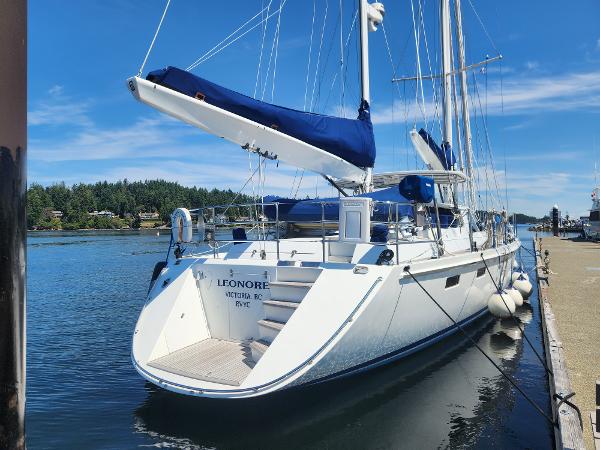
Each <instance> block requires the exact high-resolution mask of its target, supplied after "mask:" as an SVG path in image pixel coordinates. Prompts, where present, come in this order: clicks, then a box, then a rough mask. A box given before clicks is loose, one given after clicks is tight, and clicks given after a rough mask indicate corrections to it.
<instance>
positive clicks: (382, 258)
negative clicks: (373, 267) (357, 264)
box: [375, 248, 394, 266]
mask: <svg viewBox="0 0 600 450" xmlns="http://www.w3.org/2000/svg"><path fill="white" fill-rule="evenodd" d="M393 258H394V251H393V250H390V249H389V248H386V249H385V250H383V251H382V252H381V253H380V254H379V257H378V258H377V261H376V262H375V264H377V265H378V266H381V265H382V264H384V263H385V264H386V265H387V264H389V263H390V261H391V260H392V259H393Z"/></svg>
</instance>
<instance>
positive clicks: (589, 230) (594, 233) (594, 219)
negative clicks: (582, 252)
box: [583, 187, 600, 240]
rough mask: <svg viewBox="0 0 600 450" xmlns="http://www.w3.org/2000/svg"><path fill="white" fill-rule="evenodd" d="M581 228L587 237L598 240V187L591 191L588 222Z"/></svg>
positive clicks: (599, 202) (599, 224) (599, 194)
mask: <svg viewBox="0 0 600 450" xmlns="http://www.w3.org/2000/svg"><path fill="white" fill-rule="evenodd" d="M583 230H584V234H585V237H586V238H587V239H592V240H594V239H595V240H600V187H597V188H595V189H594V190H593V191H592V208H591V209H590V217H589V222H588V223H587V224H586V226H584V228H583Z"/></svg>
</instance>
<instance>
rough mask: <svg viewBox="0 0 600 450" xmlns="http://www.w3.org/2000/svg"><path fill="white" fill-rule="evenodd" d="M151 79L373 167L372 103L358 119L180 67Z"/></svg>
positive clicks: (361, 110)
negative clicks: (294, 104)
mask: <svg viewBox="0 0 600 450" xmlns="http://www.w3.org/2000/svg"><path fill="white" fill-rule="evenodd" d="M146 79H147V80H149V81H151V82H153V83H156V84H160V85H161V86H164V87H167V88H169V89H173V90H174V91H177V92H180V93H182V94H184V95H189V96H190V97H195V98H203V99H204V101H206V102H207V103H209V104H211V105H213V106H216V107H218V108H221V109H224V110H226V111H229V112H231V113H233V114H237V115H238V116H241V117H245V118H246V119H249V120H252V121H254V122H258V123H260V124H262V125H264V126H267V127H271V128H273V129H275V130H277V131H279V132H281V133H284V134H287V135H288V136H292V137H294V138H296V139H299V140H301V141H303V142H306V143H307V144H310V145H313V146H315V147H317V148H319V149H321V150H324V151H326V152H328V153H331V154H333V155H336V156H339V157H340V158H342V159H344V160H346V161H348V162H349V163H351V164H354V165H355V166H358V167H373V165H374V163H375V138H374V136H373V124H372V123H371V115H370V112H369V104H368V103H367V102H366V101H363V103H362V104H361V106H360V108H359V110H358V118H357V119H344V118H341V117H332V116H325V115H321V114H314V113H309V112H304V111H297V110H294V109H289V108H284V107H282V106H276V105H271V104H269V103H265V102H262V101H260V100H256V99H253V98H251V97H248V96H246V95H243V94H240V93H238V92H234V91H232V90H229V89H227V88H224V87H222V86H219V85H217V84H214V83H211V82H210V81H207V80H204V79H202V78H200V77H197V76H196V75H193V74H191V73H189V72H186V71H185V70H181V69H178V68H176V67H167V68H166V69H160V70H155V71H153V72H150V73H149V74H148V76H147V77H146Z"/></svg>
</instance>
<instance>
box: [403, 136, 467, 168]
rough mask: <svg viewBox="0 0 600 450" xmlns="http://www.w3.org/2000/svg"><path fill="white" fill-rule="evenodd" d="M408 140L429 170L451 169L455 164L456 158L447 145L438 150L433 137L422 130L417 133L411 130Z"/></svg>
mask: <svg viewBox="0 0 600 450" xmlns="http://www.w3.org/2000/svg"><path fill="white" fill-rule="evenodd" d="M410 139H411V141H412V143H413V146H414V147H415V149H416V150H417V153H419V155H420V156H421V159H423V162H424V163H425V164H427V166H428V167H429V169H430V170H452V169H453V166H454V165H455V164H456V157H455V156H454V152H453V151H452V148H451V147H450V146H449V145H448V146H444V148H440V146H439V145H437V144H436V142H435V141H434V140H433V137H431V135H430V134H429V133H428V132H427V131H425V130H424V129H423V128H421V129H420V130H419V132H418V133H417V130H412V131H411V132H410Z"/></svg>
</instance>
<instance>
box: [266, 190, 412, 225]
mask: <svg viewBox="0 0 600 450" xmlns="http://www.w3.org/2000/svg"><path fill="white" fill-rule="evenodd" d="M355 197H369V198H372V199H373V200H375V201H380V202H385V201H389V202H397V203H407V204H406V205H399V206H398V216H399V217H404V216H410V217H412V216H413V208H412V206H410V205H409V204H408V203H410V201H409V200H407V199H406V198H405V197H403V196H402V195H401V194H400V193H399V192H398V188H397V187H391V188H387V189H381V190H380V191H376V192H369V193H367V194H360V195H356V196H355ZM264 201H265V203H266V202H279V220H280V221H282V222H317V221H320V220H321V202H323V203H327V202H330V203H328V204H326V205H325V206H324V210H323V212H324V216H325V220H338V218H339V204H338V201H339V199H338V197H329V198H319V199H307V200H298V199H291V198H282V197H276V196H267V197H265V198H264ZM390 214H391V216H390ZM265 215H266V216H267V217H268V218H269V220H275V219H276V210H275V205H268V206H265ZM395 217H396V205H386V204H375V209H374V211H373V218H372V220H375V221H380V222H385V221H388V220H389V218H395Z"/></svg>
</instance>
